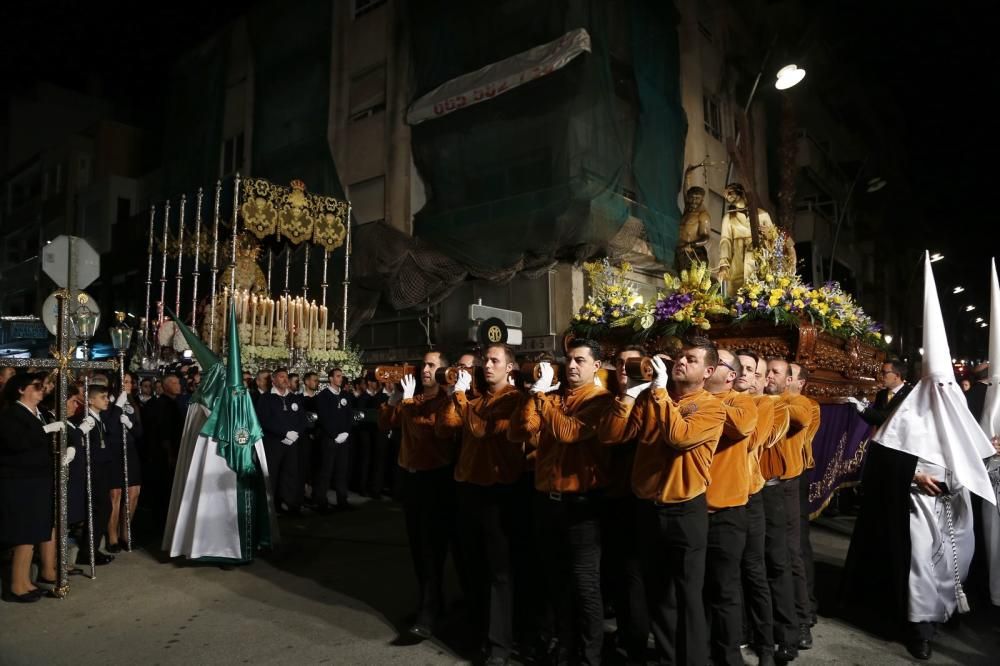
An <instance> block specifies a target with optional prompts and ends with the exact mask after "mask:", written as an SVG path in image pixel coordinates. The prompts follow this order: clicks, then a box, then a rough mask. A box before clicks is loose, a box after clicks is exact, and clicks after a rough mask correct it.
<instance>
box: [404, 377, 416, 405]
mask: <svg viewBox="0 0 1000 666" xmlns="http://www.w3.org/2000/svg"><path fill="white" fill-rule="evenodd" d="M402 384H403V400H412V399H413V394H414V393H416V392H417V380H416V379H414V378H413V375H406V376H405V377H403V381H402Z"/></svg>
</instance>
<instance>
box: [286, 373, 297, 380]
mask: <svg viewBox="0 0 1000 666" xmlns="http://www.w3.org/2000/svg"><path fill="white" fill-rule="evenodd" d="M298 376H299V373H297V372H289V373H288V378H289V379H291V378H292V377H298Z"/></svg>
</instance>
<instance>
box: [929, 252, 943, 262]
mask: <svg viewBox="0 0 1000 666" xmlns="http://www.w3.org/2000/svg"><path fill="white" fill-rule="evenodd" d="M942 259H944V255H943V254H941V253H940V252H935V253H934V254H932V255H931V263H932V264H933V263H935V262H938V261H941V260H942Z"/></svg>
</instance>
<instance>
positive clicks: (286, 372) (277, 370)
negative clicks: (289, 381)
mask: <svg viewBox="0 0 1000 666" xmlns="http://www.w3.org/2000/svg"><path fill="white" fill-rule="evenodd" d="M279 372H283V373H285V374H286V375H287V374H288V368H275V369H274V372H272V373H271V374H272V375H276V374H278V373H279Z"/></svg>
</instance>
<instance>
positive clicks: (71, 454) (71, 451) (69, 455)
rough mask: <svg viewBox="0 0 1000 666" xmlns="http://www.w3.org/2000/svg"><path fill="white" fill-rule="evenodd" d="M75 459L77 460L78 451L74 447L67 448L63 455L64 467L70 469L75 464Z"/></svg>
mask: <svg viewBox="0 0 1000 666" xmlns="http://www.w3.org/2000/svg"><path fill="white" fill-rule="evenodd" d="M73 458H76V449H75V448H74V447H72V446H67V447H66V453H64V454H63V459H62V466H63V467H68V466H69V464H70V463H71V462H73Z"/></svg>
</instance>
